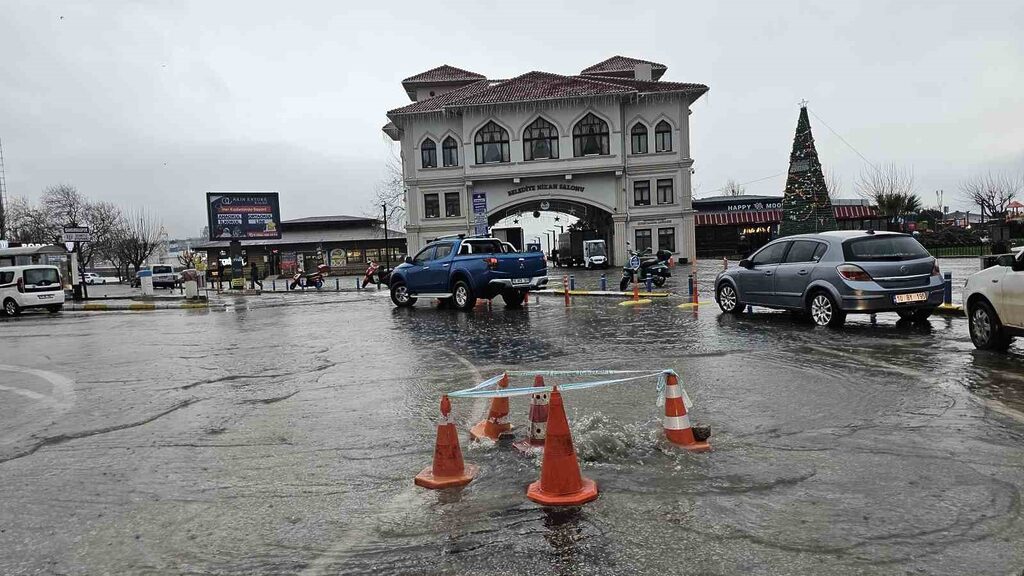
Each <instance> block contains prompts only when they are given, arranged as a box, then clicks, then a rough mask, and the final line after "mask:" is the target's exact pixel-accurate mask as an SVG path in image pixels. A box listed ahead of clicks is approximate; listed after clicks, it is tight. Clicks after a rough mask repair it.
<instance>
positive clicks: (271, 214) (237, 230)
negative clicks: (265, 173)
mask: <svg viewBox="0 0 1024 576" xmlns="http://www.w3.org/2000/svg"><path fill="white" fill-rule="evenodd" d="M206 210H207V220H208V222H209V225H210V240H239V241H244V240H276V239H279V238H281V210H280V207H279V205H278V199H277V192H207V193H206Z"/></svg>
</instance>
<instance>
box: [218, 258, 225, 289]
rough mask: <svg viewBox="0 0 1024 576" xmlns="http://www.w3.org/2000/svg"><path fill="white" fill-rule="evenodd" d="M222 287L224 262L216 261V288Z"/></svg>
mask: <svg viewBox="0 0 1024 576" xmlns="http://www.w3.org/2000/svg"><path fill="white" fill-rule="evenodd" d="M223 289H224V262H223V261H221V260H218V261H217V290H223Z"/></svg>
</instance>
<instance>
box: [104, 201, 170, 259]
mask: <svg viewBox="0 0 1024 576" xmlns="http://www.w3.org/2000/svg"><path fill="white" fill-rule="evenodd" d="M163 237H164V228H163V225H162V224H161V223H160V222H159V221H158V220H157V219H156V218H155V217H153V216H152V215H151V214H150V213H149V212H147V211H146V210H145V209H142V208H140V209H134V210H129V211H127V212H125V213H124V215H123V216H122V218H121V222H120V224H119V226H118V227H117V232H116V233H115V234H114V241H115V242H116V246H117V248H116V250H117V252H118V255H119V261H120V262H122V263H123V264H124V265H125V267H126V268H127V266H128V265H130V266H131V267H132V270H133V271H135V272H138V271H139V268H141V267H142V265H143V264H145V263H146V260H147V259H148V258H149V257H150V256H152V255H153V252H155V251H156V249H157V247H159V246H160V243H161V241H162V240H163Z"/></svg>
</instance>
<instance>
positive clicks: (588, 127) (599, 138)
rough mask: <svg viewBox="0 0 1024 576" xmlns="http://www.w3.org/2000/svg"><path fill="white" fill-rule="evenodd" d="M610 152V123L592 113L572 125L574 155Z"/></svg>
mask: <svg viewBox="0 0 1024 576" xmlns="http://www.w3.org/2000/svg"><path fill="white" fill-rule="evenodd" d="M593 154H608V123H607V122H605V121H604V120H601V119H600V118H598V117H597V116H594V115H593V114H592V113H591V114H587V115H586V116H584V117H583V119H582V120H580V121H579V122H577V123H576V125H575V126H573V127H572V155H573V156H590V155H593Z"/></svg>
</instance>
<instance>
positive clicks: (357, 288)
mask: <svg viewBox="0 0 1024 576" xmlns="http://www.w3.org/2000/svg"><path fill="white" fill-rule="evenodd" d="M356 290H359V278H356Z"/></svg>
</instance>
